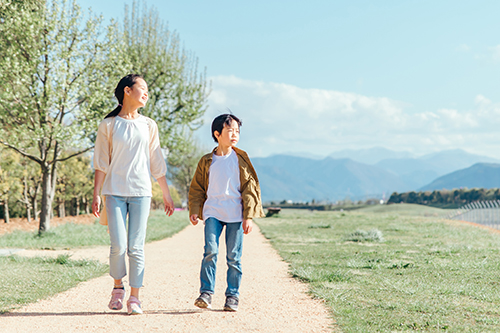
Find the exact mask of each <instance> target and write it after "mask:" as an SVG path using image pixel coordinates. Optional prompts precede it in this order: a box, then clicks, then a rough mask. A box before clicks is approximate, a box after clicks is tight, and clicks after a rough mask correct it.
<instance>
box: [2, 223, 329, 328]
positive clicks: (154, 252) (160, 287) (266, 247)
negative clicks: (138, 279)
mask: <svg viewBox="0 0 500 333" xmlns="http://www.w3.org/2000/svg"><path fill="white" fill-rule="evenodd" d="M223 239H224V237H223V236H222V237H221V249H220V252H221V253H220V254H219V262H218V270H217V284H216V290H215V295H214V297H213V300H212V306H213V309H212V310H201V309H198V308H196V307H195V306H194V305H193V301H194V299H195V298H196V297H198V289H199V269H200V263H201V258H202V253H203V226H202V225H198V226H196V227H193V226H188V227H187V228H186V229H184V230H183V231H181V232H180V233H178V234H176V235H174V236H173V237H172V238H168V239H165V240H162V241H158V242H154V243H150V244H147V245H146V274H145V280H144V288H142V289H141V295H140V298H141V301H142V304H143V310H144V315H142V316H128V315H127V314H126V312H125V311H123V310H122V311H120V312H115V311H111V310H109V309H108V308H107V303H108V301H109V296H110V293H111V287H112V280H111V278H110V277H109V276H108V275H106V276H103V277H100V278H96V279H93V280H90V281H87V282H84V283H81V284H79V285H78V286H77V287H75V288H73V289H71V290H68V291H66V292H63V293H61V294H58V295H56V296H54V297H52V298H50V299H47V300H42V301H40V302H38V303H34V304H31V305H28V306H26V307H23V308H21V309H18V310H15V311H13V312H10V313H7V314H4V315H0V332H9V333H10V332H39V333H40V332H106V333H109V332H221V333H222V332H332V330H333V328H332V324H333V323H334V321H333V319H331V317H330V316H329V314H328V312H327V310H326V308H325V306H324V304H323V303H322V302H320V301H318V300H313V299H311V298H310V297H309V296H307V295H306V292H307V286H306V285H304V284H302V283H300V282H298V281H296V280H294V279H292V278H290V276H289V274H288V265H287V264H286V263H285V262H283V261H282V260H281V258H280V257H279V255H278V254H277V253H276V251H275V250H274V249H273V248H272V247H271V245H270V244H269V242H268V241H267V240H266V239H265V238H264V236H262V234H261V233H260V231H259V229H258V228H257V226H255V228H254V230H253V232H252V233H251V234H249V235H246V236H245V239H244V243H243V259H242V261H243V281H242V286H241V289H240V293H241V295H240V307H239V311H238V312H236V313H230V312H225V311H222V307H223V304H224V290H225V287H226V282H225V272H226V265H225V245H224V241H223ZM108 251H109V248H108V247H98V248H93V249H86V250H83V251H75V252H72V258H73V259H78V258H83V257H86V258H95V259H98V260H101V261H104V262H107V257H108ZM62 252H67V251H62ZM59 253H60V252H56V251H51V254H52V255H57V254H59ZM35 254H39V252H36V251H22V252H19V253H18V255H35ZM125 281H126V278H125ZM127 292H128V290H127ZM127 298H128V295H127Z"/></svg>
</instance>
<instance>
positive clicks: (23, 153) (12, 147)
mask: <svg viewBox="0 0 500 333" xmlns="http://www.w3.org/2000/svg"><path fill="white" fill-rule="evenodd" d="M2 144H3V145H4V146H6V147H8V148H10V149H13V150H15V151H17V152H18V153H19V154H21V155H23V156H24V157H27V158H29V159H30V160H32V161H35V162H36V163H38V164H42V163H43V161H42V160H41V159H40V158H39V157H38V156H35V155H31V154H28V153H27V152H25V151H22V150H21V149H19V148H17V147H15V146H13V145H11V144H9V143H7V142H3V141H2Z"/></svg>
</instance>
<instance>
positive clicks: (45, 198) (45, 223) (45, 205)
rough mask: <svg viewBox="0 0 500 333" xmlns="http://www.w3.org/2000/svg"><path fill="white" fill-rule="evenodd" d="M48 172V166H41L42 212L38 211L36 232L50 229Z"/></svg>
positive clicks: (50, 204)
mask: <svg viewBox="0 0 500 333" xmlns="http://www.w3.org/2000/svg"><path fill="white" fill-rule="evenodd" d="M50 183H51V182H50V173H49V169H48V168H43V167H42V207H41V208H42V212H41V213H40V225H39V227H38V233H39V234H41V233H44V232H45V231H47V230H49V229H50V211H51V206H52V203H51V202H50Z"/></svg>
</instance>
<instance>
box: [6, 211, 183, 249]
mask: <svg viewBox="0 0 500 333" xmlns="http://www.w3.org/2000/svg"><path fill="white" fill-rule="evenodd" d="M188 224H189V220H188V216H187V212H186V211H176V212H175V213H174V214H173V215H172V216H170V217H167V216H166V215H165V213H163V212H162V211H160V210H156V211H152V212H151V214H150V216H149V220H148V229H147V233H146V242H151V241H154V240H159V239H164V238H167V237H170V236H172V235H173V234H175V233H177V232H179V231H181V230H182V229H183V228H184V227H186V226H187V225H188ZM98 245H109V235H108V233H107V228H106V226H102V225H100V224H99V223H98V221H97V219H96V221H95V223H94V224H74V223H66V224H64V225H61V226H58V227H55V228H52V229H50V230H49V231H47V232H45V233H44V234H43V235H42V236H39V235H38V232H25V231H18V230H16V231H14V232H12V233H8V234H4V235H2V236H0V248H23V249H50V250H60V249H72V248H81V247H90V246H98Z"/></svg>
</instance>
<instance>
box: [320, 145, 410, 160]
mask: <svg viewBox="0 0 500 333" xmlns="http://www.w3.org/2000/svg"><path fill="white" fill-rule="evenodd" d="M328 157H331V158H335V159H341V158H349V159H351V160H353V161H356V162H360V163H365V164H376V163H378V162H380V161H382V160H385V159H402V158H413V157H414V155H413V154H412V153H410V152H407V151H394V150H390V149H386V148H383V147H373V148H367V149H358V150H354V149H345V150H341V151H337V152H333V153H331V154H330V155H328Z"/></svg>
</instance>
